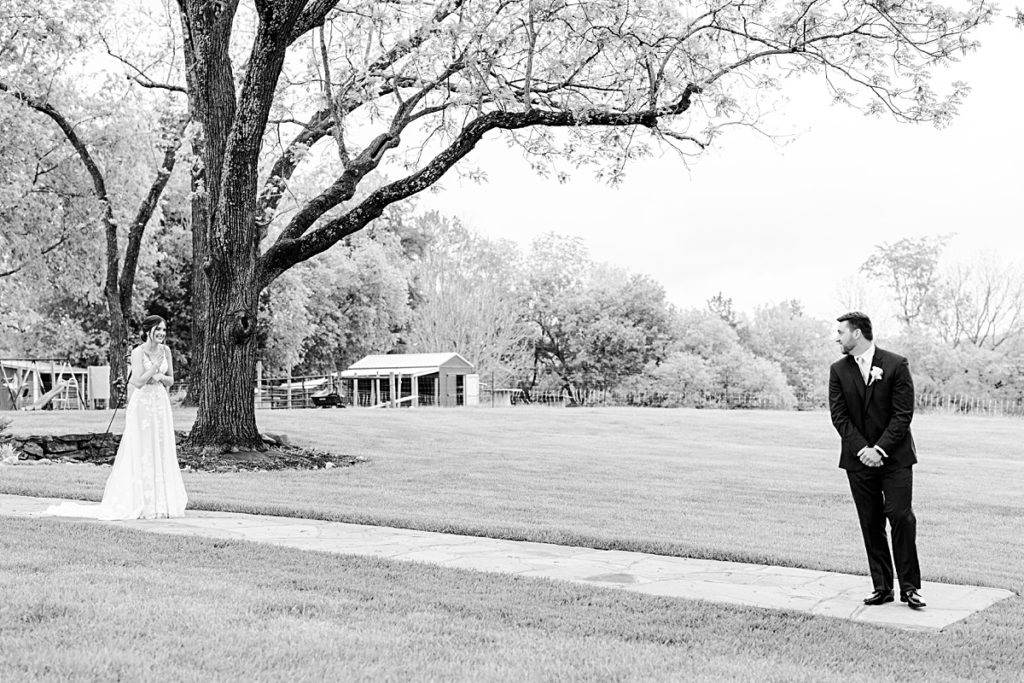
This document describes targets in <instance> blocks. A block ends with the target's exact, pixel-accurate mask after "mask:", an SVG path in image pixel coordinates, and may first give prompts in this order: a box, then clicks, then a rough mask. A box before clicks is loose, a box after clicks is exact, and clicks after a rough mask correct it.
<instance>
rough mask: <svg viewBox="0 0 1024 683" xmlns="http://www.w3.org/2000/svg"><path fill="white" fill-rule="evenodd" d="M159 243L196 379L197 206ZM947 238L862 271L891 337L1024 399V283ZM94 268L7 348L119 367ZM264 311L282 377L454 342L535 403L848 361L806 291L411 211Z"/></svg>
mask: <svg viewBox="0 0 1024 683" xmlns="http://www.w3.org/2000/svg"><path fill="white" fill-rule="evenodd" d="M153 236H154V247H155V251H154V253H153V254H152V255H150V256H148V257H147V260H146V263H147V266H146V267H145V268H144V269H143V272H144V274H145V276H144V278H143V279H142V280H141V282H140V284H141V287H140V290H141V292H142V297H141V305H140V310H147V311H158V312H160V313H161V314H163V315H165V316H166V317H167V318H168V320H169V321H170V331H171V335H170V343H171V344H172V345H174V347H175V349H176V351H177V352H178V354H180V357H181V358H182V361H184V362H182V363H180V365H181V367H182V371H181V374H182V375H186V376H187V373H188V372H189V371H190V370H189V366H188V362H187V361H188V349H189V347H190V343H191V327H190V319H191V316H190V311H189V309H190V306H191V294H190V293H191V283H190V273H191V270H190V268H189V267H188V264H189V261H190V257H191V254H190V249H189V245H190V242H189V240H188V235H187V227H186V225H185V220H184V217H183V216H181V215H178V214H175V212H173V211H171V210H169V209H166V210H165V213H164V214H163V216H162V218H161V220H160V221H159V225H158V226H157V228H156V229H155V230H154V232H153ZM945 242H946V238H942V237H939V238H923V239H920V240H909V239H908V240H901V241H899V242H896V243H893V244H883V245H878V246H877V247H876V248H875V250H874V252H873V253H872V255H871V256H870V258H868V259H867V260H866V261H865V263H864V265H863V267H862V269H861V271H862V275H863V277H864V278H865V280H866V281H872V282H878V283H884V287H883V288H882V290H881V291H882V294H883V295H884V296H886V297H887V298H888V300H889V304H888V306H889V309H890V310H893V311H895V313H894V314H893V315H892V318H893V325H896V327H894V328H892V329H888V330H886V329H880V332H881V335H880V339H879V344H880V345H883V346H887V347H890V348H894V349H896V350H899V351H901V352H903V353H906V354H907V355H909V356H910V358H911V362H912V367H913V368H914V371H915V377H916V379H917V382H918V390H919V392H928V393H940V394H946V393H958V394H966V395H970V396H972V397H976V398H993V399H1011V400H1017V399H1021V398H1024V382H1022V380H1021V377H1022V376H1024V372H1021V371H1022V370H1024V316H1022V315H1021V306H1022V305H1024V296H1022V294H1024V290H1022V286H1024V277H1022V275H1021V273H1020V271H1019V269H1018V270H1015V269H1014V268H1013V267H1012V266H1011V265H1008V264H1004V265H1002V266H1000V265H998V264H997V263H996V262H995V261H994V260H993V259H991V258H990V259H987V260H981V261H978V262H976V263H973V264H971V265H968V264H965V263H950V264H946V265H944V264H943V263H942V260H941V257H942V253H943V246H944V244H945ZM79 277H80V275H79V274H78V273H74V272H72V273H67V274H65V275H63V276H60V277H59V278H58V279H57V280H56V281H51V282H49V284H48V285H47V286H42V287H40V286H38V285H37V286H36V287H35V288H31V287H29V288H27V289H26V296H25V297H24V298H23V299H22V304H23V305H25V306H26V307H29V308H31V309H32V310H33V311H34V316H30V317H26V318H25V321H24V323H23V325H24V329H23V330H21V331H19V332H17V333H12V332H11V331H10V330H8V331H7V332H6V333H5V336H4V342H5V344H6V346H7V347H8V348H16V349H18V351H19V353H23V354H28V355H31V354H44V355H50V354H53V353H54V352H55V350H57V349H59V355H67V356H68V357H70V358H72V359H73V360H74V361H75V362H78V363H90V364H92V363H102V362H103V359H104V353H105V350H104V343H103V342H104V339H103V336H104V332H103V321H104V319H105V316H104V311H103V310H102V307H100V306H97V305H93V306H76V301H77V300H76V299H75V298H73V296H72V295H71V293H78V294H84V293H85V292H84V290H81V289H78V288H76V287H75V286H74V282H75V281H76V280H77V278H79ZM11 282H16V280H11ZM96 286H98V284H97V285H96ZM1007 293H1009V295H1007ZM94 296H95V293H94ZM847 296H848V299H847V301H846V302H845V303H846V305H847V306H848V307H849V308H865V309H867V310H869V311H870V307H869V305H865V302H864V300H863V297H862V298H861V299H859V300H858V298H857V297H858V292H857V291H856V290H854V291H852V292H847ZM876 303H877V302H876ZM838 312H842V311H837V313H838ZM983 317H985V321H986V322H985V323H984V324H981V323H979V322H978V321H980V320H981V319H982V318H983ZM258 319H259V323H258V325H259V327H258V330H257V338H258V348H259V357H260V359H261V362H262V364H263V369H264V374H265V375H270V376H274V375H276V376H283V375H284V374H286V373H288V374H292V375H296V376H301V375H320V374H327V373H331V372H336V371H339V370H343V369H345V368H346V367H348V366H349V365H350V364H352V363H353V362H355V361H356V360H358V359H359V358H361V357H363V356H364V355H366V354H369V353H406V352H407V353H415V352H423V353H434V352H447V351H454V352H458V353H460V354H462V355H463V356H464V357H466V358H467V359H468V360H470V361H471V362H472V363H474V365H475V366H476V369H477V372H478V373H479V374H480V375H481V381H482V382H483V384H484V386H485V387H487V388H498V389H515V390H518V391H519V392H520V395H521V396H522V397H523V398H525V399H527V400H529V399H530V397H531V395H547V394H549V393H550V392H558V393H559V394H560V395H564V396H567V397H569V398H570V400H574V401H577V402H579V403H585V402H586V401H587V400H588V397H590V396H593V395H594V394H593V392H594V391H603V392H608V391H612V392H616V393H617V395H619V396H629V397H631V398H630V399H629V400H630V402H633V403H638V404H643V405H664V406H677V405H703V404H705V403H707V402H709V401H717V400H720V397H722V396H736V397H742V400H740V401H739V403H740V404H751V405H758V404H761V403H764V402H766V401H770V402H771V405H779V406H791V407H797V408H820V407H823V406H824V405H826V403H827V394H826V391H827V376H828V365H829V364H830V363H832V362H833V361H834V360H835V359H836V358H837V357H838V349H837V347H836V344H835V341H834V322H833V321H829V320H820V319H816V318H814V317H812V316H809V315H808V314H807V313H806V312H805V311H804V309H803V306H802V305H801V303H800V302H799V301H798V300H795V299H794V300H787V301H781V302H776V303H765V304H763V305H761V306H758V307H756V308H755V309H754V310H753V311H752V312H750V313H749V314H746V313H742V312H739V311H737V310H735V307H734V305H733V302H732V300H731V299H730V298H729V297H728V296H727V295H726V294H725V293H719V294H717V295H715V296H714V297H712V298H710V299H709V300H708V301H707V302H706V305H705V306H703V307H700V308H692V309H684V308H680V307H677V306H675V305H673V304H672V303H671V302H669V301H668V299H667V298H666V294H665V290H664V288H663V287H662V286H661V285H660V284H659V283H658V282H656V281H654V280H653V279H652V278H650V277H648V276H646V275H642V274H637V273H631V272H629V271H628V270H626V269H623V268H621V267H617V266H614V265H611V264H606V263H598V262H595V261H594V260H593V259H591V258H590V256H589V254H588V253H587V250H586V247H585V244H584V241H583V239H582V238H580V237H577V236H567V235H562V234H558V233H555V232H549V233H546V234H544V235H542V236H541V237H539V238H538V239H536V240H534V241H533V243H532V244H530V245H529V247H528V248H526V249H523V248H520V247H519V245H517V244H516V243H514V242H511V241H509V240H504V239H490V238H487V237H484V236H482V235H481V234H480V233H478V232H477V231H475V230H474V229H472V228H471V227H470V226H466V225H464V224H462V223H461V222H460V221H458V220H457V219H453V218H450V217H448V216H445V215H443V214H441V213H438V212H436V211H435V212H419V213H417V212H414V211H413V209H412V208H411V207H409V206H403V207H401V208H396V209H393V210H391V211H388V212H386V213H385V215H384V216H382V218H381V219H380V220H378V221H376V222H375V223H374V225H372V226H371V227H370V228H368V229H367V230H365V231H362V232H361V233H359V234H358V235H353V236H352V237H351V238H350V239H348V240H347V241H346V242H345V243H344V244H343V245H340V246H339V247H338V248H336V249H332V250H331V251H330V252H327V253H324V254H321V255H319V256H317V257H315V258H313V259H310V260H309V261H307V262H305V263H303V264H301V265H300V266H298V267H296V268H294V269H292V270H291V271H289V272H288V273H287V274H285V275H283V276H282V277H280V278H279V279H278V280H277V281H276V282H275V283H274V284H273V285H272V286H271V287H268V288H267V289H266V290H265V291H264V292H263V293H262V294H261V297H260V302H259V318H258ZM54 320H60V321H62V322H61V325H60V326H59V328H55V327H54V325H53V321H54ZM957 321H960V322H959V323H958V322H957ZM967 321H971V326H970V327H969V328H968V329H958V328H957V325H960V326H961V327H965V328H966V327H967ZM880 322H881V321H880ZM880 327H882V326H880ZM68 330H80V331H85V330H93V331H95V332H94V334H95V335H96V337H95V338H93V337H90V336H88V335H86V334H85V333H84V332H80V333H79V334H75V335H70V334H66V331H68ZM978 330H981V332H978Z"/></svg>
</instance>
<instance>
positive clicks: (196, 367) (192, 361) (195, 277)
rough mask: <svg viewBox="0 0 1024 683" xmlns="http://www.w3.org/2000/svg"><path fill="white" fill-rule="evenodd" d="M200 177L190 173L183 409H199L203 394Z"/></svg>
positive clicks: (205, 300) (205, 298) (205, 294)
mask: <svg viewBox="0 0 1024 683" xmlns="http://www.w3.org/2000/svg"><path fill="white" fill-rule="evenodd" d="M201 180H202V178H201V177H198V176H197V172H196V170H195V169H193V177H192V188H193V191H192V195H193V197H192V301H191V304H192V306H191V311H192V344H191V348H190V355H189V380H188V392H187V393H186V395H185V405H186V406H190V407H195V406H198V405H199V401H200V396H202V394H203V381H204V380H203V365H204V364H203V353H204V350H205V347H204V344H205V340H206V311H207V308H208V306H209V301H210V292H209V288H210V285H209V282H208V278H207V276H206V264H207V263H208V261H209V258H210V247H209V240H208V239H207V235H208V234H209V226H208V223H209V220H210V217H209V216H210V214H209V210H208V208H207V201H208V200H207V198H206V197H203V196H202V194H201V193H200V192H198V191H197V189H198V187H199V186H200V185H201Z"/></svg>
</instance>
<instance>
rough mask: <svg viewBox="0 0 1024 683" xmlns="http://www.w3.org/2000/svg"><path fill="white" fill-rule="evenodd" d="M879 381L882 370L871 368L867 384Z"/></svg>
mask: <svg viewBox="0 0 1024 683" xmlns="http://www.w3.org/2000/svg"><path fill="white" fill-rule="evenodd" d="M880 379H882V368H880V367H878V366H877V365H875V366H873V367H872V368H871V381H870V382H868V384H874V383H875V382H877V381H878V380H880Z"/></svg>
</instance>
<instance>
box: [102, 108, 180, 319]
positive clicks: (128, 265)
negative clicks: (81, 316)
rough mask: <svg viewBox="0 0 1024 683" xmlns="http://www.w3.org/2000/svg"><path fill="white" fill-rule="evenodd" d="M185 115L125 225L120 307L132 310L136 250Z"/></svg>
mask: <svg viewBox="0 0 1024 683" xmlns="http://www.w3.org/2000/svg"><path fill="white" fill-rule="evenodd" d="M188 121H189V119H188V117H181V118H180V119H179V120H178V121H177V123H176V124H175V126H174V127H173V128H172V129H171V131H170V135H169V139H168V140H167V142H166V143H165V145H164V158H163V162H162V163H161V164H160V168H159V169H157V172H156V178H154V179H153V184H152V185H151V186H150V188H149V192H148V193H147V194H146V197H145V198H144V199H143V200H142V203H141V204H139V209H138V211H137V212H136V213H135V220H133V221H132V224H131V226H130V227H129V228H128V243H127V245H125V250H124V264H123V265H122V266H121V275H120V277H119V278H118V292H119V294H120V297H121V310H123V311H129V310H131V302H132V294H133V292H134V290H135V271H136V267H137V265H138V262H139V252H140V250H141V248H142V236H143V234H144V233H145V231H146V226H147V225H148V224H149V220H150V219H151V218H152V217H153V211H154V210H155V209H156V206H157V202H158V201H159V200H160V195H161V194H163V191H164V188H165V187H166V186H167V182H168V181H169V180H170V178H171V172H172V171H173V170H174V163H175V161H176V160H177V158H178V149H179V148H180V147H181V141H182V137H183V136H184V134H185V127H186V126H187V125H188Z"/></svg>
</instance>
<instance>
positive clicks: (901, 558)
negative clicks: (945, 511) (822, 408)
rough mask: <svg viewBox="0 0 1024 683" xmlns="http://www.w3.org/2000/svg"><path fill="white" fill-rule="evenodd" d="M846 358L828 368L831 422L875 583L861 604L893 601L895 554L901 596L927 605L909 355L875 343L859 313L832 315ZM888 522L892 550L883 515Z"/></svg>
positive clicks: (868, 324) (913, 603)
mask: <svg viewBox="0 0 1024 683" xmlns="http://www.w3.org/2000/svg"><path fill="white" fill-rule="evenodd" d="M838 322H839V327H838V329H837V332H838V335H839V340H838V341H839V346H840V347H841V348H842V351H843V354H844V355H845V357H844V358H841V359H839V360H838V361H836V362H835V363H833V364H832V367H831V368H830V370H829V380H828V403H829V410H830V411H831V413H832V424H833V425H835V428H836V431H837V432H839V436H840V437H841V438H842V452H841V455H840V457H839V466H840V467H841V468H843V469H844V470H846V476H847V478H848V479H849V480H850V491H851V493H852V494H853V502H854V504H855V505H856V506H857V516H858V517H859V518H860V528H861V532H862V533H863V535H864V547H865V548H866V549H867V553H868V567H869V569H870V570H871V580H872V582H873V583H874V587H875V590H874V592H873V593H872V594H871V595H869V596H868V597H867V598H865V599H864V604H865V605H881V604H883V603H886V602H892V601H893V571H892V569H893V557H895V559H896V576H897V577H898V578H899V586H900V600H902V601H903V602H905V603H907V605H908V606H910V607H911V608H912V609H921V608H922V607H924V606H925V603H924V601H923V600H921V596H920V594H919V593H918V591H919V590H920V589H921V568H920V567H919V566H918V563H917V543H916V535H917V519H916V518H915V517H914V510H913V508H912V507H911V503H912V498H913V483H914V475H913V467H912V466H913V465H914V463H916V462H917V455H916V451H915V449H914V438H913V436H911V434H910V421H911V419H912V418H913V417H914V382H913V380H912V379H911V377H910V369H909V367H908V366H907V359H906V358H904V357H903V356H898V355H896V354H895V353H891V352H889V351H885V350H883V349H880V348H878V347H877V346H875V343H874V341H873V339H874V335H873V334H872V331H871V320H870V319H869V318H868V317H867V316H866V315H864V314H863V313H859V312H853V313H847V314H845V315H843V316H840V317H839V318H838ZM887 519H888V520H889V526H890V528H891V529H892V555H890V554H889V542H888V539H887V538H886V533H885V522H886V520H887Z"/></svg>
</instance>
